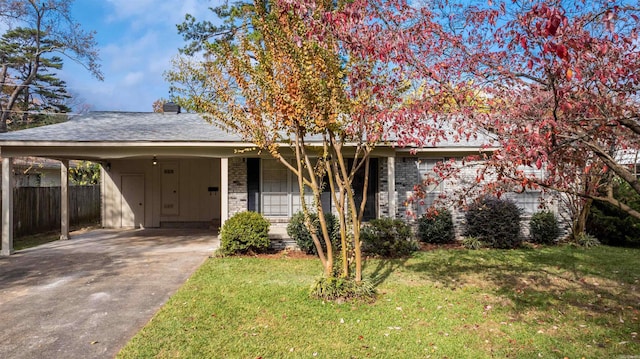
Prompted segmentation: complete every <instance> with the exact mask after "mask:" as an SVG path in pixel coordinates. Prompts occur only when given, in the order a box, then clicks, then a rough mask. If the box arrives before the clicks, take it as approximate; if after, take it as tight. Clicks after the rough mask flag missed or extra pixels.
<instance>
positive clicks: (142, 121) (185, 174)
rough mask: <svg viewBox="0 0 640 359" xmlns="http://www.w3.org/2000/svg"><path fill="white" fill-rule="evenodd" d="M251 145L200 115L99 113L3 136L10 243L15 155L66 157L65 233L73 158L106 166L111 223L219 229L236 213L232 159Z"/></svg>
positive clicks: (5, 234) (105, 206) (5, 235)
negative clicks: (231, 204) (232, 196)
mask: <svg viewBox="0 0 640 359" xmlns="http://www.w3.org/2000/svg"><path fill="white" fill-rule="evenodd" d="M248 146H249V145H248V144H247V143H246V142H242V141H241V138H240V137H239V136H238V135H237V134H229V133H227V132H225V131H222V130H220V129H219V128H218V127H216V126H213V125H211V124H209V123H208V122H206V121H205V120H204V119H203V118H202V117H201V116H200V115H197V114H180V113H125V112H94V113H89V114H87V115H81V116H75V117H73V118H71V119H70V120H69V121H67V122H64V123H59V124H55V125H49V126H43V127H38V128H32V129H26V130H21V131H15V132H8V133H3V134H0V155H1V156H2V193H3V197H2V243H1V249H0V254H1V255H4V256H6V255H10V254H12V253H13V252H14V250H13V216H12V213H13V211H12V208H13V190H12V189H13V187H14V180H13V172H12V166H13V158H15V157H23V156H36V157H44V158H50V159H55V160H58V161H60V162H61V164H62V166H61V172H60V178H61V183H62V185H61V216H60V218H61V223H60V239H67V238H68V237H69V194H68V193H69V192H68V186H69V178H68V167H69V166H68V164H69V160H88V161H93V162H97V163H100V164H101V168H102V169H101V180H102V183H101V186H102V193H101V197H102V211H101V212H102V226H103V227H105V228H159V227H182V228H193V227H200V228H206V227H211V228H217V227H219V226H220V225H221V224H222V223H223V222H224V221H225V220H226V218H228V215H229V188H230V181H229V160H230V159H232V160H233V159H234V158H238V160H239V156H241V154H239V153H238V151H237V150H238V149H246V148H247V147H248Z"/></svg>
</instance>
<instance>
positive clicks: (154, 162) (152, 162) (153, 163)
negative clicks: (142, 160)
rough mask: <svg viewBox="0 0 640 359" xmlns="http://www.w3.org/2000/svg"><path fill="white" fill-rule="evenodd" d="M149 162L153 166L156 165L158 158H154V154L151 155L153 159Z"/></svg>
mask: <svg viewBox="0 0 640 359" xmlns="http://www.w3.org/2000/svg"><path fill="white" fill-rule="evenodd" d="M151 164H152V165H154V166H156V165H158V159H157V158H156V156H153V159H152V160H151Z"/></svg>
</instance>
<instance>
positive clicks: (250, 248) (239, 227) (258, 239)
mask: <svg viewBox="0 0 640 359" xmlns="http://www.w3.org/2000/svg"><path fill="white" fill-rule="evenodd" d="M269 226H270V223H269V221H268V220H266V219H265V218H264V217H263V216H262V215H261V214H260V213H256V212H251V211H246V212H240V213H237V214H235V215H234V216H233V217H231V218H229V219H228V220H226V221H225V222H224V225H223V226H222V228H221V229H220V252H221V253H222V254H223V255H234V254H247V253H249V254H251V253H262V252H265V251H266V250H267V249H268V248H269V244H270V243H271V242H270V241H269Z"/></svg>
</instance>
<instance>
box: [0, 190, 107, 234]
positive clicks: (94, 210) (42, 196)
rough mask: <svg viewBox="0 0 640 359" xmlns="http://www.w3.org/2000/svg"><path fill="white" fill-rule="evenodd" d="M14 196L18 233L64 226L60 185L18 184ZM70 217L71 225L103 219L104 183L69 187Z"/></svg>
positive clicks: (15, 222) (36, 231)
mask: <svg viewBox="0 0 640 359" xmlns="http://www.w3.org/2000/svg"><path fill="white" fill-rule="evenodd" d="M0 195H1V192H0ZM13 196H14V197H13V223H14V234H15V236H21V235H27V234H33V233H39V232H45V231H50V230H55V229H59V228H60V187H17V188H14V192H13ZM69 217H70V222H71V225H75V224H81V223H88V222H96V223H97V222H99V221H100V186H71V187H69Z"/></svg>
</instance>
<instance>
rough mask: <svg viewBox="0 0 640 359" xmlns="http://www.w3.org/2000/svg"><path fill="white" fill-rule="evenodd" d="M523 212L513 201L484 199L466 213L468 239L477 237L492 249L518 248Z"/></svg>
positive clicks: (520, 240) (492, 198)
mask: <svg viewBox="0 0 640 359" xmlns="http://www.w3.org/2000/svg"><path fill="white" fill-rule="evenodd" d="M520 213H521V210H520V208H518V206H516V204H515V203H514V202H513V201H510V200H505V199H499V198H495V197H484V198H482V199H481V200H480V201H478V202H476V203H475V204H473V205H472V206H470V207H469V210H468V211H467V212H466V213H465V219H466V222H467V223H466V233H465V235H466V236H467V237H477V238H478V239H479V240H481V241H482V242H485V243H486V244H487V245H488V246H489V247H491V248H516V247H518V246H519V245H520V243H521V242H522V237H521V236H520Z"/></svg>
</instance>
